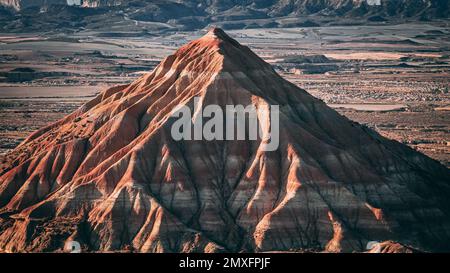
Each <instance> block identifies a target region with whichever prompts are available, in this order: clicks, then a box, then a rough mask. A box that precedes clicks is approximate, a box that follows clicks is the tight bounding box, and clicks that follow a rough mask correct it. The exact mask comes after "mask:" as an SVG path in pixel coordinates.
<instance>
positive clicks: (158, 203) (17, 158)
mask: <svg viewBox="0 0 450 273" xmlns="http://www.w3.org/2000/svg"><path fill="white" fill-rule="evenodd" d="M196 100H199V101H200V103H195V101H196ZM209 105H216V106H218V107H219V108H221V109H222V108H225V107H226V105H244V106H246V105H252V106H254V108H255V109H256V111H257V113H258V115H257V118H258V120H259V122H261V123H267V122H268V121H267V119H264V118H262V116H261V115H260V113H261V111H263V109H268V108H271V107H272V106H273V105H277V106H279V136H280V140H279V147H278V149H276V150H275V151H265V150H263V149H262V148H261V147H262V140H261V139H257V140H211V141H206V140H177V141H176V140H174V139H173V137H172V136H171V127H172V125H173V123H174V118H173V112H174V111H175V109H177V108H179V107H182V106H186V107H188V108H189V109H190V110H191V112H192V113H196V114H198V113H200V112H202V111H203V110H204V109H205V107H207V106H209ZM269 122H270V121H269ZM7 158H8V161H9V163H8V165H7V167H6V168H5V169H3V170H1V171H0V250H2V251H12V252H20V251H58V250H60V249H62V248H63V246H64V244H65V243H66V242H69V241H72V240H75V241H78V242H79V243H80V244H81V246H82V248H83V249H84V250H86V251H124V250H127V251H139V252H220V251H233V252H238V251H249V252H253V251H304V250H312V251H332V252H351V251H364V250H365V248H366V245H367V243H368V242H370V241H395V242H399V243H401V244H408V245H412V246H414V247H417V248H423V249H430V250H435V251H439V250H447V251H448V250H449V246H450V199H449V196H450V185H449V183H450V171H449V170H448V169H447V168H445V167H444V166H442V165H440V164H439V163H437V162H436V161H434V160H432V159H430V158H428V157H426V156H424V155H422V154H420V153H418V152H416V151H414V150H412V149H410V148H408V147H407V146H405V145H402V144H400V143H398V142H395V141H391V140H388V139H386V138H383V137H381V136H380V135H378V134H377V133H375V132H374V131H372V130H370V129H367V128H366V127H364V126H361V125H359V124H357V123H354V122H352V121H350V120H348V119H346V118H345V117H342V116H341V115H339V114H338V113H337V112H335V111H334V110H332V109H331V108H329V107H328V106H327V105H326V104H325V103H324V102H322V101H320V100H318V99H316V98H314V97H313V96H311V95H309V94H308V93H307V92H306V91H304V90H302V89H300V88H298V87H297V86H295V85H294V84H292V83H290V82H288V81H286V80H284V79H283V78H282V77H280V76H279V75H278V74H277V73H276V72H275V71H274V70H273V69H272V68H271V66H270V65H269V64H268V63H266V62H264V61H263V60H262V59H260V58H259V57H258V56H256V54H254V53H253V52H252V51H251V50H250V49H249V48H248V47H246V46H243V45H240V44H239V43H238V42H237V41H235V40H234V39H232V38H230V37H229V36H228V35H227V34H226V33H224V31H223V30H221V29H217V28H215V29H212V30H211V31H209V32H208V33H207V34H206V35H205V36H203V37H201V38H200V39H198V40H195V41H192V42H190V43H189V44H187V45H185V46H183V47H181V48H180V49H179V50H177V51H176V52H175V53H174V54H173V55H170V56H168V57H167V58H165V59H164V60H163V61H162V62H161V63H160V64H159V65H158V66H157V67H156V68H155V70H154V71H152V72H151V73H148V74H146V75H144V76H143V77H141V78H140V79H138V80H136V81H135V82H133V83H131V84H129V85H124V86H116V87H112V88H110V89H108V90H106V91H104V92H102V93H101V94H100V95H99V96H97V97H96V98H95V99H93V100H92V101H89V102H88V103H86V104H85V105H83V106H82V107H81V108H80V109H78V110H77V111H75V112H73V113H72V114H70V115H68V116H67V117H65V118H64V119H62V120H60V121H58V122H56V123H54V124H51V125H49V126H47V127H45V128H42V129H40V130H38V131H37V132H35V133H33V134H32V135H30V136H29V137H28V138H27V139H26V140H25V141H24V142H23V143H21V144H20V145H19V146H18V147H17V148H16V149H14V150H13V151H12V152H11V153H10V154H9V155H8V157H7Z"/></svg>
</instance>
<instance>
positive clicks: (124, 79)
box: [0, 21, 450, 167]
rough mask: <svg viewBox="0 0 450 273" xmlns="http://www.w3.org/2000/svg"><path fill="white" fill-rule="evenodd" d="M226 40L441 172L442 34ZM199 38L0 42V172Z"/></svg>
mask: <svg viewBox="0 0 450 273" xmlns="http://www.w3.org/2000/svg"><path fill="white" fill-rule="evenodd" d="M228 33H229V34H230V35H231V36H232V37H233V38H235V39H237V40H238V41H239V42H240V43H242V44H244V45H247V46H249V47H250V48H251V49H252V50H253V51H255V52H256V53H257V54H258V55H259V56H261V57H262V58H263V59H264V60H265V61H267V62H269V63H271V64H272V65H273V66H274V68H275V69H276V70H277V72H278V73H279V74H281V75H282V76H283V77H285V78H286V79H288V80H289V81H291V82H293V83H295V84H297V85H298V86H299V87H301V88H303V89H305V90H307V91H308V92H309V93H311V94H312V95H314V96H316V97H318V98H320V99H322V100H323V101H325V102H326V103H327V104H329V105H330V106H332V107H333V108H335V109H337V111H338V112H339V113H341V114H342V115H344V116H346V117H347V118H349V119H351V120H354V121H356V122H359V123H362V124H364V125H366V126H368V127H370V128H374V129H375V130H376V131H378V132H379V133H381V134H382V135H384V136H387V137H388V138H391V139H395V140H397V141H399V142H403V143H406V144H408V145H409V146H410V147H412V148H414V149H416V150H418V151H420V152H422V153H424V154H426V155H428V156H430V157H431V158H433V159H435V160H438V161H440V162H441V163H442V164H444V165H446V166H447V167H450V93H449V88H450V81H449V79H450V28H449V23H448V22H447V21H436V22H432V23H431V22H430V23H427V22H425V23H424V22H422V23H403V24H399V25H387V24H381V25H372V26H334V27H332V26H328V27H309V28H285V29H284V28H278V29H244V30H231V31H228ZM203 34H204V31H196V32H178V33H174V34H170V35H164V36H163V37H160V36H154V35H151V34H148V33H142V32H136V33H134V32H123V31H118V32H114V28H113V27H112V30H111V32H90V31H81V32H77V33H71V34H48V33H47V34H36V33H33V34H24V33H21V34H16V35H14V34H10V33H9V34H2V35H0V36H1V37H0V166H3V165H4V164H5V163H7V162H8V160H9V156H8V152H9V151H11V150H12V149H13V148H15V147H16V146H17V145H18V144H19V143H20V142H21V141H22V140H24V138H26V137H27V136H28V135H29V134H30V133H31V132H33V131H35V130H37V129H38V128H41V127H43V126H45V125H47V124H50V123H52V122H54V121H56V120H58V119H60V118H62V117H64V116H65V115H67V114H68V113H70V112H72V111H73V110H75V109H76V108H78V107H79V106H80V105H82V104H83V103H84V102H86V101H88V100H90V99H92V98H94V96H95V95H96V94H98V93H99V92H100V91H101V90H104V89H105V88H107V87H108V86H113V85H117V84H122V83H130V82H131V81H133V80H134V79H136V78H137V77H139V76H140V75H141V74H142V73H146V72H149V71H151V70H152V69H153V68H154V67H155V66H156V65H157V64H158V62H159V61H160V60H161V59H162V58H163V57H164V56H167V55H168V54H170V53H172V52H173V51H174V50H175V49H176V48H178V47H179V46H181V45H183V44H185V43H186V42H188V41H190V40H193V39H194V38H198V37H200V36H202V35H203Z"/></svg>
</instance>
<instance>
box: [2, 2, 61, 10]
mask: <svg viewBox="0 0 450 273" xmlns="http://www.w3.org/2000/svg"><path fill="white" fill-rule="evenodd" d="M66 4H67V0H0V5H2V6H5V7H10V8H13V9H15V10H20V9H24V8H28V7H43V6H49V5H66Z"/></svg>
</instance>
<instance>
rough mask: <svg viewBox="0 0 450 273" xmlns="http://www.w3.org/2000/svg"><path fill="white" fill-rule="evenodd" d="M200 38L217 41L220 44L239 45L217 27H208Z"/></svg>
mask: <svg viewBox="0 0 450 273" xmlns="http://www.w3.org/2000/svg"><path fill="white" fill-rule="evenodd" d="M200 40H214V41H218V42H219V43H220V44H224V43H225V44H227V43H229V44H232V45H234V46H239V45H240V44H239V42H238V41H236V40H234V39H233V38H231V37H230V36H228V34H226V33H225V31H224V30H223V29H221V28H218V27H213V28H210V29H209V31H208V32H207V33H206V34H205V35H204V36H203V37H202V38H200Z"/></svg>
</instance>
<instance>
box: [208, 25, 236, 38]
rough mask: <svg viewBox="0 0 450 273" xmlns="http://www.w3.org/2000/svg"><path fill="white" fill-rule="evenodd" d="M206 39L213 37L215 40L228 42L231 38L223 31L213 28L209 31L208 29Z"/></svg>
mask: <svg viewBox="0 0 450 273" xmlns="http://www.w3.org/2000/svg"><path fill="white" fill-rule="evenodd" d="M205 36H207V37H213V38H216V39H220V40H230V39H231V37H230V36H228V35H227V34H226V33H225V31H223V29H221V28H218V27H213V28H211V29H209V31H208V33H206V35H205Z"/></svg>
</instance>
